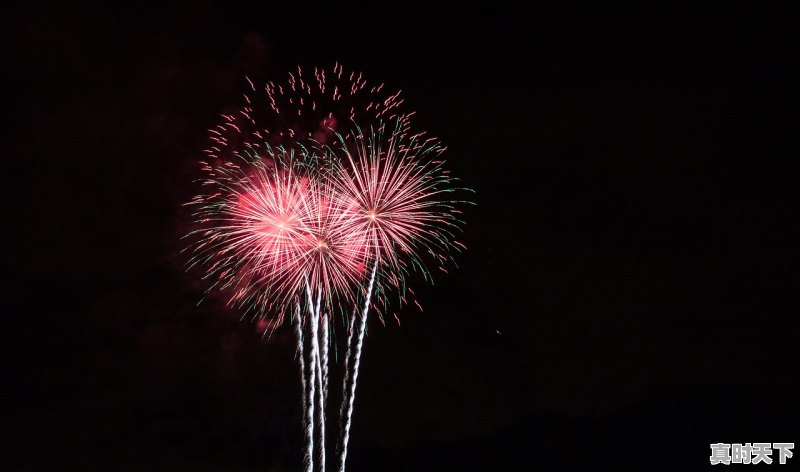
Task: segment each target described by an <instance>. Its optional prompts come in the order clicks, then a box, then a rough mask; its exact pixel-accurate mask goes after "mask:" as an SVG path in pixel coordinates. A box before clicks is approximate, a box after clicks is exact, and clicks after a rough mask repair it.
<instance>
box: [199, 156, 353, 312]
mask: <svg viewBox="0 0 800 472" xmlns="http://www.w3.org/2000/svg"><path fill="white" fill-rule="evenodd" d="M265 149H266V156H261V155H248V156H247V157H246V158H243V159H241V162H240V163H233V162H227V163H225V164H224V165H222V166H219V167H218V168H217V169H215V170H214V172H213V173H211V174H210V175H209V177H208V178H207V179H206V180H205V181H204V187H205V188H207V189H208V192H207V193H203V194H201V195H198V196H196V197H195V198H194V199H193V200H192V202H190V204H191V205H193V206H195V207H196V208H197V211H196V212H195V218H196V222H197V224H198V225H199V226H200V228H198V229H196V230H194V231H192V232H191V233H190V236H191V237H192V239H193V241H194V244H193V246H192V257H191V262H190V265H191V266H194V265H203V266H204V267H205V268H206V276H205V277H206V278H211V279H214V283H213V284H212V286H211V287H210V289H209V290H211V289H215V288H219V289H223V290H226V291H228V292H230V302H231V303H234V304H236V305H237V306H239V307H242V308H245V311H246V312H247V311H251V310H252V311H253V312H254V313H255V314H266V313H267V312H270V311H271V312H273V314H274V315H276V316H277V317H278V318H279V320H280V319H282V317H283V316H284V314H285V313H287V312H288V311H289V310H290V309H291V307H292V301H293V300H294V298H295V297H296V296H297V294H299V293H302V292H303V291H304V290H305V289H306V286H307V284H308V288H310V289H311V290H312V291H313V293H318V292H319V293H321V294H324V296H325V302H326V304H330V303H331V302H333V301H334V300H338V301H346V300H348V299H352V296H351V295H350V294H351V293H353V289H354V287H355V286H356V285H357V284H358V283H360V282H361V281H362V280H363V274H364V272H365V267H366V258H367V257H368V252H367V250H366V246H365V241H364V239H363V235H362V234H360V233H358V232H356V231H353V228H354V224H353V223H352V222H351V221H349V219H350V218H353V217H354V215H353V214H352V213H350V212H347V211H343V210H342V209H341V208H340V207H339V204H340V203H341V199H339V198H337V197H336V195H335V194H334V188H333V187H332V186H331V185H329V182H330V180H329V179H320V178H318V176H317V175H315V174H314V171H315V168H314V167H312V160H313V156H312V155H310V154H308V153H307V151H306V150H305V149H304V148H300V149H299V151H298V152H297V153H295V152H290V151H286V150H285V149H283V148H271V147H266V148H265ZM317 171H318V170H317Z"/></svg>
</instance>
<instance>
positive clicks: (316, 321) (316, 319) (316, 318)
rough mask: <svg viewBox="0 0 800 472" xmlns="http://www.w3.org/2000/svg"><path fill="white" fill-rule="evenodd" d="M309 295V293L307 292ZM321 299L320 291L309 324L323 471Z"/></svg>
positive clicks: (320, 457) (320, 465)
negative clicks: (314, 365)
mask: <svg viewBox="0 0 800 472" xmlns="http://www.w3.org/2000/svg"><path fill="white" fill-rule="evenodd" d="M309 293H310V291H309ZM321 298H322V289H319V290H318V291H317V303H316V304H314V305H313V306H312V309H311V311H312V312H313V318H312V324H311V331H312V333H311V336H312V338H313V339H312V341H311V342H312V344H313V346H314V347H313V350H314V352H315V355H314V362H315V363H316V367H317V369H316V378H315V379H314V381H316V383H317V396H316V401H317V421H318V427H319V470H320V471H322V472H324V471H325V398H324V392H323V384H322V361H321V356H320V330H319V325H320V304H321V301H322V300H321Z"/></svg>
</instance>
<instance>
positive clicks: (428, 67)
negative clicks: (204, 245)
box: [0, 1, 800, 472]
mask: <svg viewBox="0 0 800 472" xmlns="http://www.w3.org/2000/svg"><path fill="white" fill-rule="evenodd" d="M62 3H63V2H54V3H53V4H48V3H46V2H29V5H28V6H25V7H17V8H16V10H15V11H6V12H5V13H4V14H3V16H4V18H3V19H2V20H0V22H2V23H3V26H2V28H1V29H2V32H1V33H0V34H1V35H2V44H3V46H2V53H3V55H2V57H3V59H2V64H3V66H2V81H3V92H4V95H5V98H4V100H3V107H2V108H3V114H2V116H3V122H2V134H3V138H2V140H0V155H1V156H2V162H3V165H2V175H3V185H2V193H3V198H2V203H3V204H2V208H3V212H4V217H3V221H4V225H3V239H4V240H5V243H4V244H3V255H2V267H3V273H4V274H5V275H3V279H2V281H3V283H2V285H1V286H0V287H1V289H2V296H1V297H0V298H1V299H2V303H3V309H2V323H3V324H2V348H3V351H4V354H3V356H2V359H3V360H2V366H3V371H2V374H3V375H2V401H1V402H0V403H2V409H3V413H2V420H0V423H1V424H2V425H3V428H2V429H3V432H4V436H5V439H4V440H3V441H2V447H1V449H0V468H2V469H3V470H25V471H38V470H119V471H128V470H130V471H142V470H170V471H172V470H176V471H184V470H186V471H195V470H208V471H217V470H219V471H256V470H259V471H283V470H287V471H288V470H292V471H294V470H299V469H300V462H301V458H302V438H301V403H300V391H301V389H300V380H299V374H298V372H297V367H296V364H295V362H294V358H293V339H292V333H291V330H290V329H288V328H282V329H279V330H278V331H277V332H276V333H275V334H274V335H273V336H272V339H270V340H267V339H263V338H262V337H261V333H260V331H259V329H258V327H257V326H256V325H255V324H253V323H251V322H248V321H247V320H245V321H239V314H238V313H236V312H235V311H234V310H232V309H230V308H228V307H226V304H225V300H224V299H222V298H219V297H211V298H210V299H208V300H206V301H205V302H203V303H201V304H200V305H199V306H198V305H197V301H198V300H199V299H200V297H201V294H202V291H203V290H204V288H205V285H204V284H203V282H202V281H200V280H199V275H200V274H199V273H198V272H190V273H186V272H184V270H183V266H184V264H185V262H186V259H185V257H184V256H182V255H181V254H179V253H178V251H179V250H180V249H181V248H182V247H183V245H182V243H181V242H180V241H179V237H180V236H181V235H182V234H183V233H184V232H185V231H186V228H187V224H188V220H189V216H188V213H187V212H186V210H185V208H183V207H181V204H182V203H183V202H186V201H187V200H189V199H190V198H191V196H192V194H193V192H194V191H195V190H196V187H193V186H192V184H191V180H192V179H193V178H196V177H198V175H199V174H198V166H197V162H198V160H199V159H200V158H201V157H202V150H203V149H204V148H205V147H206V145H207V144H208V141H207V132H206V130H207V129H208V128H210V127H212V126H214V125H215V124H217V123H218V121H219V114H220V113H223V112H225V111H226V110H229V109H230V107H233V106H237V105H239V104H240V103H241V94H242V93H243V92H244V91H245V90H246V87H247V84H246V81H245V79H244V77H245V75H247V76H248V77H250V78H252V79H253V81H254V82H256V83H263V82H264V81H266V80H283V79H284V78H285V77H286V72H287V71H288V70H289V69H292V68H294V67H296V66H297V65H298V64H299V65H303V66H305V67H313V66H314V65H324V66H329V67H330V66H332V65H333V63H334V61H337V60H338V61H339V62H340V63H343V64H344V65H345V66H346V67H347V68H352V69H357V70H360V71H363V72H364V74H365V76H366V77H367V78H368V79H369V80H371V81H374V82H385V83H386V86H387V87H388V88H389V89H392V90H397V89H402V90H403V93H404V95H405V97H406V100H407V103H408V104H409V106H410V107H411V108H412V109H414V110H416V111H417V114H416V116H415V119H414V123H415V124H416V125H418V126H419V127H420V128H422V129H428V130H430V131H431V132H433V134H435V135H436V136H438V137H440V138H441V139H442V140H443V141H444V142H445V143H446V144H447V146H448V150H447V153H446V157H447V159H448V166H449V168H450V169H451V170H452V171H453V173H454V174H455V175H457V176H459V177H461V178H462V180H463V182H464V183H465V184H466V185H467V186H469V187H471V188H473V189H475V191H476V193H475V195H474V197H473V200H474V201H475V203H476V205H475V206H474V207H469V208H467V209H466V213H465V215H464V219H465V220H466V222H467V225H466V227H465V231H464V233H463V235H462V237H461V238H460V239H461V241H463V242H464V243H465V244H466V245H467V246H468V251H466V252H465V253H463V254H460V255H458V256H457V257H456V260H457V262H458V265H459V267H458V269H455V268H451V269H452V270H450V273H449V275H445V274H439V275H437V276H436V280H435V282H436V283H435V285H434V286H425V285H423V284H420V283H417V284H416V286H415V287H416V292H417V294H418V299H419V300H420V302H421V304H422V306H423V309H424V311H422V312H420V311H419V310H418V309H417V308H416V307H413V306H411V307H406V308H404V309H403V310H402V311H401V312H400V317H399V318H400V322H401V325H400V326H398V323H397V322H396V321H394V320H393V319H391V318H390V319H387V321H386V324H385V326H382V325H381V324H380V323H379V322H377V319H372V322H371V324H370V325H369V333H368V336H367V339H366V342H365V351H364V357H363V362H362V370H361V377H360V379H359V380H360V382H359V389H358V393H357V398H356V409H355V416H354V424H353V432H352V439H351V448H350V454H349V458H348V463H349V466H350V468H349V470H352V471H353V472H357V471H443V470H447V471H450V470H452V471H489V470H499V471H504V470H518V471H519V470H524V471H527V470H531V471H535V470H542V471H544V470H553V471H564V470H582V471H587V470H608V469H609V468H610V467H613V466H620V465H624V464H633V465H634V466H635V467H636V468H637V469H640V470H644V469H647V470H653V469H664V470H693V469H702V468H708V467H710V465H709V455H710V448H709V444H710V443H716V442H727V443H733V442H739V443H744V442H784V441H785V442H791V441H794V442H796V443H800V427H798V425H800V406H798V398H800V389H799V388H798V380H797V375H798V371H797V362H798V358H800V356H799V355H798V354H799V353H798V344H800V343H798V341H797V340H798V335H799V334H800V329H799V328H800V321H798V313H799V312H798V310H797V309H796V307H795V308H792V307H793V306H795V305H796V303H789V302H790V301H792V299H793V298H796V293H797V287H798V285H797V281H798V280H797V265H796V262H797V260H798V258H797V256H798V249H797V232H796V230H797V226H796V218H797V206H796V202H797V200H796V195H794V192H795V190H796V181H797V174H796V173H793V172H789V170H788V167H789V164H790V163H793V162H794V161H796V160H797V156H798V152H797V151H798V148H799V147H798V144H800V142H798V141H800V115H798V106H797V103H798V102H797V101H794V99H793V98H792V97H793V96H794V95H796V92H797V87H798V84H800V82H799V81H798V72H800V61H798V60H797V57H798V55H797V51H798V47H797V46H798V45H799V44H800V41H798V39H799V36H800V34H799V32H800V17H798V16H797V15H790V14H788V12H785V11H779V10H774V11H767V10H764V11H749V10H723V9H682V10H681V9H674V10H673V9H668V10H662V11H623V10H619V11H603V10H593V11H584V10H572V11H568V10H567V11H551V10H536V9H533V10H531V11H527V10H526V11H522V10H520V9H519V8H520V7H516V8H504V7H501V6H499V5H497V4H496V2H490V3H491V6H490V7H485V8H481V9H465V8H464V7H460V8H457V9H443V8H442V9H439V8H434V7H432V6H431V5H428V6H427V7H425V8H421V9H420V8H412V7H411V6H409V5H405V4H402V3H387V4H385V5H383V4H381V5H378V4H372V5H371V6H368V7H364V6H362V7H356V6H344V5H339V4H335V5H329V6H325V7H317V6H311V5H310V4H309V5H296V6H292V5H294V4H293V3H292V2H282V3H281V5H279V6H277V5H272V4H271V3H270V2H266V1H265V2H256V3H255V4H250V5H248V4H244V3H242V2H218V3H216V4H214V5H211V6H209V5H205V4H202V5H201V4H200V3H202V2H185V3H173V2H168V1H164V2H153V3H149V2H148V3H147V4H145V3H144V2H127V4H126V5H125V6H124V7H111V6H109V5H108V4H111V3H114V2H96V3H94V4H85V3H81V4H76V5H71V6H66V4H63V5H62ZM67 3H69V2H67ZM107 3H108V4H107ZM431 3H433V2H431ZM431 8H433V9H431ZM417 282H419V281H417ZM798 452H800V451H797V450H795V454H796V457H795V458H794V459H790V461H794V462H795V463H800V457H798V456H797V454H798ZM776 462H777V460H776ZM720 467H724V466H720Z"/></svg>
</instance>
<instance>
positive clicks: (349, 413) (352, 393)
mask: <svg viewBox="0 0 800 472" xmlns="http://www.w3.org/2000/svg"><path fill="white" fill-rule="evenodd" d="M377 271H378V263H377V262H375V264H374V265H373V267H372V275H371V276H370V278H369V284H368V285H367V294H366V295H365V297H364V309H363V310H362V312H361V319H360V320H359V321H360V322H359V325H358V340H357V341H356V346H355V355H354V358H353V372H352V374H351V375H352V377H353V379H352V381H351V382H350V388H349V390H348V392H347V396H346V397H345V401H346V402H347V408H346V410H345V412H344V414H345V417H344V421H343V424H344V429H343V432H342V440H341V441H342V445H341V450H340V452H339V471H340V472H344V467H345V462H346V461H347V444H348V442H349V441H350V421H351V419H352V417H353V404H354V402H355V398H356V384H357V382H358V367H359V365H360V364H361V348H362V346H363V344H364V333H365V332H366V330H367V314H368V313H369V304H370V299H371V298H372V287H373V286H374V284H375V274H376V273H377ZM342 406H344V404H343V405H342Z"/></svg>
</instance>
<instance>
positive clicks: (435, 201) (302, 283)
mask: <svg viewBox="0 0 800 472" xmlns="http://www.w3.org/2000/svg"><path fill="white" fill-rule="evenodd" d="M251 90H252V91H253V92H256V89H255V87H254V86H253V85H252V83H251ZM263 92H264V93H263V95H257V96H256V95H254V97H255V98H253V99H251V98H250V96H249V95H245V96H244V99H245V102H246V104H245V105H244V106H243V107H241V109H239V110H238V111H237V112H236V113H230V114H225V115H222V117H223V122H222V124H220V125H218V126H217V127H215V128H213V129H211V130H209V132H210V136H211V140H212V145H211V147H210V148H209V149H208V150H207V151H206V154H207V156H208V159H207V160H206V161H205V162H204V163H203V165H202V170H203V172H204V174H205V177H204V178H203V179H201V184H202V191H201V192H200V193H199V194H198V195H197V196H196V197H194V198H193V199H192V201H191V202H189V203H188V205H189V206H192V207H193V208H194V209H195V211H194V213H193V218H194V224H195V229H193V230H192V231H190V232H189V234H188V235H187V238H188V239H189V241H190V245H189V247H188V248H187V249H188V250H189V251H190V257H189V262H188V264H187V266H188V268H193V267H201V268H202V269H203V270H204V271H205V274H204V276H203V278H204V279H207V280H208V281H209V284H210V286H209V288H208V290H207V292H206V293H209V292H211V291H212V290H215V291H221V292H222V293H225V294H227V296H228V303H229V305H232V306H235V307H236V308H238V309H240V310H242V313H243V315H242V316H243V317H245V316H248V315H250V316H251V317H252V318H257V317H267V316H269V317H271V318H273V320H274V321H275V323H273V324H272V326H274V327H277V326H279V325H280V324H281V323H282V322H283V321H284V320H285V317H286V316H289V315H291V318H292V319H293V321H294V331H295V336H296V337H297V353H298V363H299V368H300V373H301V386H302V388H303V418H304V420H303V426H304V427H303V431H304V438H305V446H306V452H305V470H306V472H313V471H314V470H315V465H316V470H320V471H324V470H325V467H326V435H325V423H326V419H325V415H326V406H325V405H326V401H327V393H328V382H329V378H328V370H329V347H330V344H329V343H330V342H331V339H332V336H331V333H332V330H333V329H334V327H333V326H329V318H332V317H334V314H336V313H342V312H347V311H350V312H351V313H352V315H351V318H350V323H349V324H348V336H347V348H346V354H345V361H344V364H345V370H344V382H343V385H342V389H343V390H342V391H343V399H342V406H341V409H340V412H339V413H340V422H339V425H340V428H341V429H340V431H339V433H340V437H339V450H338V451H337V453H338V467H339V470H340V471H344V468H345V463H346V458H347V445H348V443H349V436H350V429H351V420H352V415H353V405H354V401H355V391H356V385H357V379H358V372H359V367H360V363H361V353H362V349H363V343H364V337H365V333H366V327H367V321H368V315H369V311H370V308H372V309H374V311H375V312H376V314H377V316H379V317H380V318H381V319H382V312H383V310H384V309H386V308H388V307H389V305H390V302H389V295H390V294H392V293H395V294H397V300H398V301H399V304H400V305H403V304H405V303H407V299H406V295H407V293H408V292H410V293H412V294H413V292H411V290H410V289H408V287H407V285H408V283H407V279H408V278H409V277H410V276H411V275H412V273H415V272H416V273H420V274H422V277H423V278H424V279H425V280H427V281H430V280H431V276H430V272H429V271H428V269H427V265H426V264H427V263H426V260H432V261H433V262H434V263H435V265H436V266H438V268H439V269H441V270H442V271H445V272H446V270H445V268H444V264H445V263H448V262H450V261H452V259H451V257H450V255H449V254H450V253H451V252H452V251H454V250H455V251H458V250H459V249H460V248H462V247H463V246H462V245H461V244H460V243H458V242H457V241H456V240H455V233H456V232H457V231H458V230H459V229H460V227H461V221H460V220H459V211H458V210H457V207H458V206H459V205H460V204H461V203H465V202H463V201H461V200H455V199H453V198H452V197H451V193H452V192H455V191H458V190H462V189H459V188H457V187H455V186H454V183H455V182H456V179H454V178H452V177H450V175H449V173H448V172H447V171H446V170H445V169H444V168H443V164H444V162H443V161H442V160H441V159H440V154H441V153H442V152H443V151H444V147H443V146H441V145H440V144H439V143H438V141H436V140H435V139H433V138H430V137H427V136H426V134H425V133H412V132H411V126H410V118H411V116H412V115H413V113H411V112H405V111H403V110H402V106H401V105H402V103H403V100H402V99H401V98H400V93H399V92H397V93H395V94H387V93H385V92H383V85H382V84H368V83H367V81H366V80H365V79H364V78H363V76H361V74H357V73H355V72H350V73H347V72H345V71H344V70H343V68H342V67H341V66H340V65H338V64H337V65H335V66H334V67H333V69H332V70H326V69H319V68H315V69H314V70H313V74H310V75H307V76H304V75H303V71H302V70H301V69H300V68H298V69H297V71H296V72H292V73H290V74H289V79H288V81H286V82H282V83H273V82H269V83H268V84H267V85H266V86H265V87H264V89H263ZM362 125H363V127H362ZM368 267H369V268H371V270H370V271H369V272H368V271H367V268H368ZM304 292H305V297H303V296H302V294H303V293H304ZM374 293H375V294H377V295H378V297H377V299H376V300H373V294H374ZM302 298H305V303H301V299H302ZM358 303H363V306H362V308H361V316H360V317H358V320H356V318H357V309H356V308H354V307H355V306H357V304H358ZM303 305H304V306H303ZM356 324H357V326H356ZM273 329H274V328H273ZM356 330H357V331H356ZM304 331H306V332H304ZM306 334H307V335H306ZM307 342H308V343H310V345H308V346H306V343H307ZM315 442H316V445H317V449H315V448H314V446H315ZM315 451H316V453H317V461H316V464H315V460H314V455H315Z"/></svg>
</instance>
